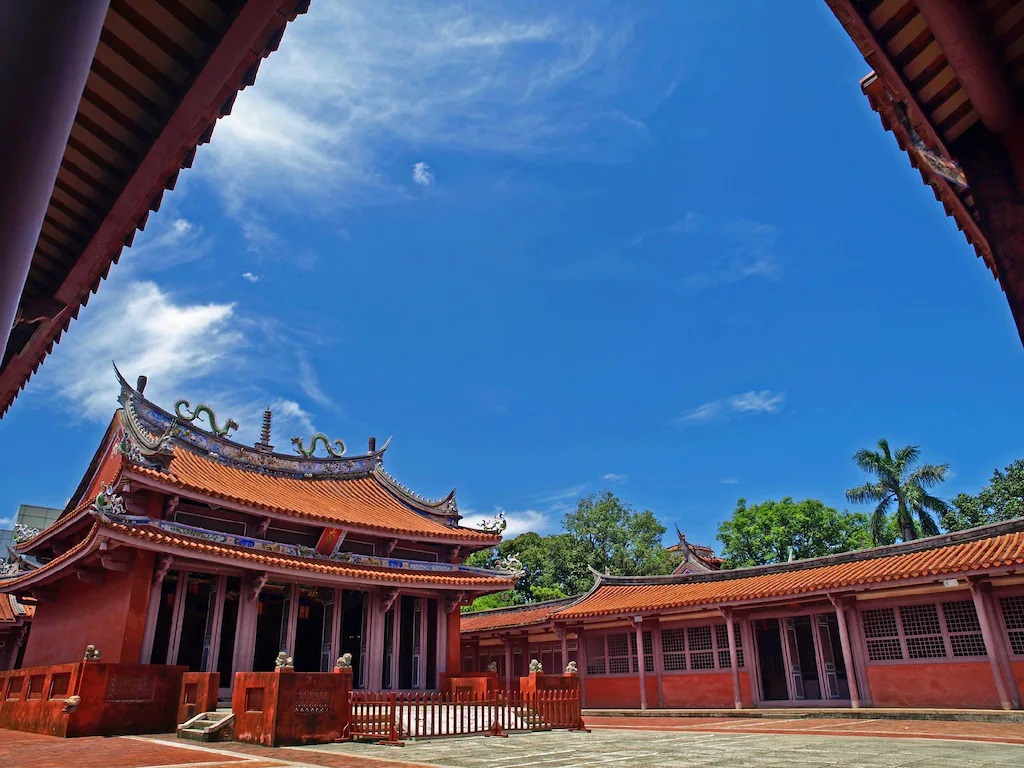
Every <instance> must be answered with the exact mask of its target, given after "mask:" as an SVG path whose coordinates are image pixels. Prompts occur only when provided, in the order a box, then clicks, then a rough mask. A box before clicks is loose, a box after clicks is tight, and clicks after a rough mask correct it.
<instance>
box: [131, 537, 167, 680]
mask: <svg viewBox="0 0 1024 768" xmlns="http://www.w3.org/2000/svg"><path fill="white" fill-rule="evenodd" d="M170 567H171V556H170V555H160V556H159V557H158V558H157V560H156V564H155V565H154V567H153V583H152V586H150V589H149V604H148V605H147V606H146V629H145V631H144V632H143V635H142V653H141V654H140V655H139V663H140V664H151V663H152V662H153V642H154V641H155V640H156V622H157V619H158V618H159V616H160V598H161V597H162V596H163V591H164V578H165V577H166V576H167V572H168V571H169V570H170Z"/></svg>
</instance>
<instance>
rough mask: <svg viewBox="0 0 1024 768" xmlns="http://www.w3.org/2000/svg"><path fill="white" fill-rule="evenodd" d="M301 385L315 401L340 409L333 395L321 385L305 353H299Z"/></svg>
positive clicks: (335, 409) (307, 395) (306, 393)
mask: <svg viewBox="0 0 1024 768" xmlns="http://www.w3.org/2000/svg"><path fill="white" fill-rule="evenodd" d="M299 386H300V387H302V391H303V392H304V393H305V395H306V397H308V398H309V399H310V400H312V401H313V402H314V403H317V404H319V405H323V406H327V407H329V408H332V409H333V410H334V411H335V412H337V411H338V410H339V409H338V407H337V405H336V404H335V402H334V400H333V399H332V398H331V396H330V395H328V394H327V393H326V392H324V391H323V389H322V388H321V387H320V381H319V379H318V377H317V374H316V370H315V369H314V368H313V366H312V365H311V364H310V362H309V358H308V357H306V355H305V354H304V353H299Z"/></svg>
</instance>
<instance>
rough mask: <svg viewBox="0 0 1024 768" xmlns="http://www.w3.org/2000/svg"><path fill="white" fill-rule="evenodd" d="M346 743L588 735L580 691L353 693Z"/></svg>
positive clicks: (398, 742)
mask: <svg viewBox="0 0 1024 768" xmlns="http://www.w3.org/2000/svg"><path fill="white" fill-rule="evenodd" d="M349 701H350V703H351V714H350V720H349V726H348V729H347V730H346V732H345V737H346V738H349V739H374V740H376V741H378V742H379V743H381V744H394V745H399V744H402V743H403V741H404V740H405V739H427V738H435V737H438V736H470V735H480V734H482V735H485V736H505V735H507V733H508V732H510V731H550V730H554V729H567V730H571V731H577V730H587V729H586V727H585V726H584V724H583V717H582V711H581V707H580V697H579V692H578V691H536V692H528V693H519V692H518V691H487V692H465V691H461V692H458V693H388V692H383V693H376V692H371V691H352V693H351V695H350V697H349Z"/></svg>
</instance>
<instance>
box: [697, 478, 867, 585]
mask: <svg viewBox="0 0 1024 768" xmlns="http://www.w3.org/2000/svg"><path fill="white" fill-rule="evenodd" d="M717 538H718V540H719V541H721V542H722V545H723V548H722V553H721V554H722V557H723V558H724V559H725V561H726V562H725V565H726V567H728V568H743V567H747V566H752V565H768V564H770V563H784V562H786V561H787V560H789V559H790V556H791V555H792V558H793V559H795V560H802V559H804V558H808V557H821V556H823V555H830V554H834V553H836V552H849V551H850V550H854V549H862V548H864V547H866V546H868V545H869V544H870V541H871V535H870V529H869V525H868V518H867V515H863V514H860V513H851V512H839V511H837V510H836V509H834V508H832V507H828V506H825V504H824V503H823V502H821V501H819V500H818V499H804V500H803V501H793V499H791V498H790V497H788V496H787V497H786V498H784V499H782V500H781V501H765V502H762V503H760V504H752V505H750V506H749V507H748V506H747V502H746V499H740V500H739V501H738V502H736V510H735V511H734V512H733V514H732V517H731V518H730V519H728V520H726V521H724V522H723V523H722V524H721V525H720V526H719V527H718V537H717Z"/></svg>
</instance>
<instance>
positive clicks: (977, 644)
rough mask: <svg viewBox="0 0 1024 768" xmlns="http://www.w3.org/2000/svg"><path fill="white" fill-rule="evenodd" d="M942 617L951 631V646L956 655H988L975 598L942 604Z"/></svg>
mask: <svg viewBox="0 0 1024 768" xmlns="http://www.w3.org/2000/svg"><path fill="white" fill-rule="evenodd" d="M942 617H943V619H945V621H946V631H947V632H948V633H949V648H950V650H951V651H952V652H953V655H954V656H986V655H987V653H986V650H985V639H984V637H982V634H981V623H980V622H979V621H978V612H977V611H976V610H975V609H974V601H973V600H957V601H955V602H949V603H943V604H942Z"/></svg>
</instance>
